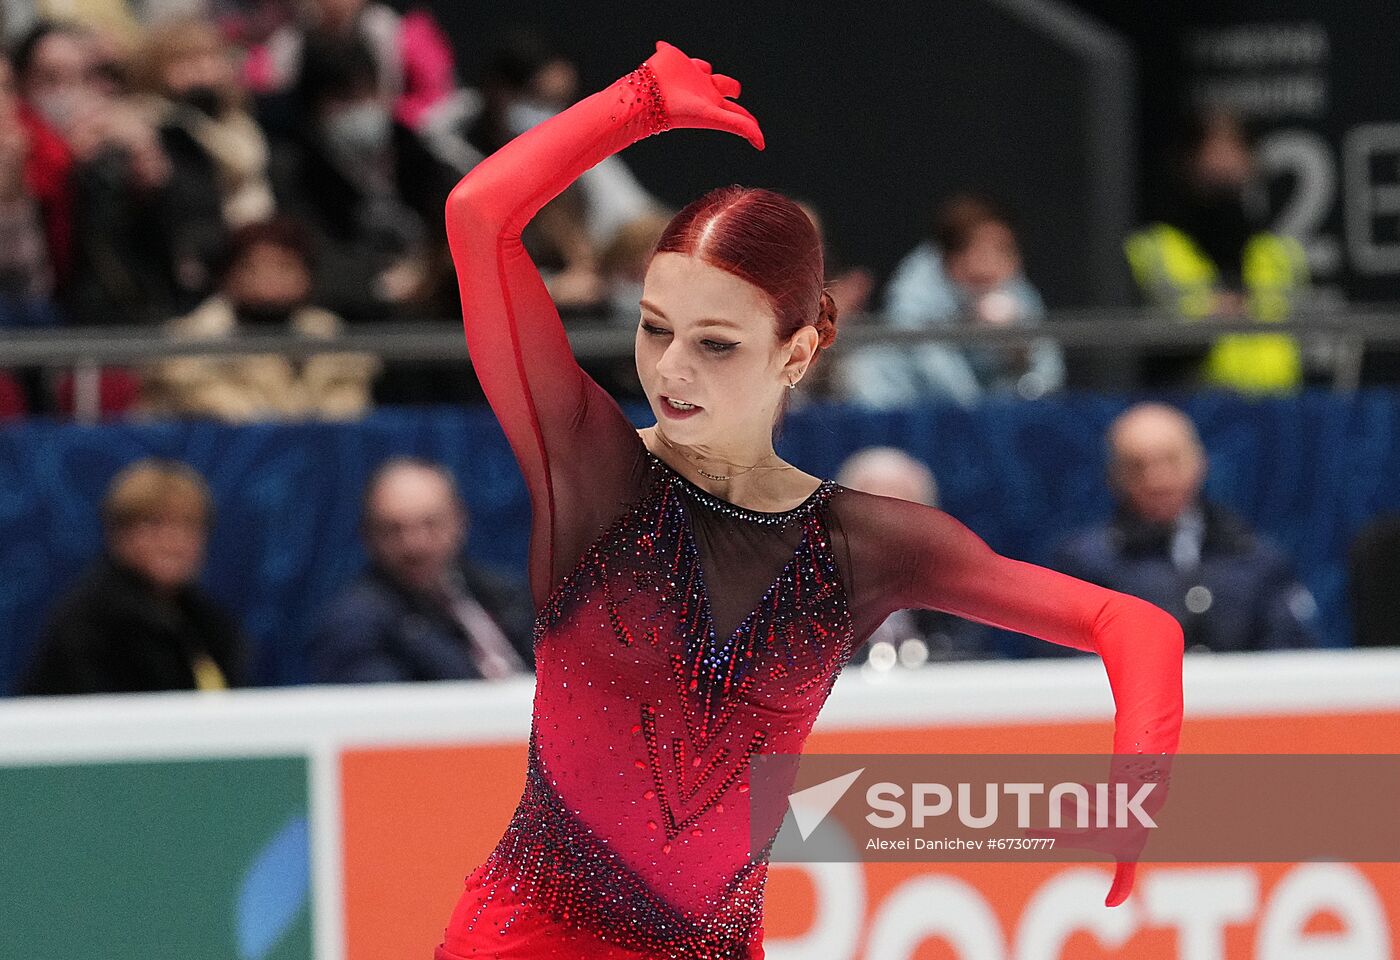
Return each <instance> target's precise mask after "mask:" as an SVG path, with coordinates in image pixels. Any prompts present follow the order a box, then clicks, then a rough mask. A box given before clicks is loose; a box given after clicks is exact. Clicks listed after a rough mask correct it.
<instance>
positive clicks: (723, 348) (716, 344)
mask: <svg viewBox="0 0 1400 960" xmlns="http://www.w3.org/2000/svg"><path fill="white" fill-rule="evenodd" d="M700 344H701V346H703V347H704V348H705V349H706V350H709V351H710V352H712V353H727V352H729V351H730V350H733V349H734V348H735V347H737V346H738V345H739V344H738V343H726V342H724V341H722V340H701V341H700Z"/></svg>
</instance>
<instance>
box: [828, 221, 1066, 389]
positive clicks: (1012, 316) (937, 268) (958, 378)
mask: <svg viewBox="0 0 1400 960" xmlns="http://www.w3.org/2000/svg"><path fill="white" fill-rule="evenodd" d="M885 310H886V313H887V315H888V317H889V323H890V325H891V326H892V327H893V328H894V329H897V330H911V329H927V328H929V327H943V326H954V325H957V324H972V325H976V326H987V327H1005V326H1037V325H1039V324H1040V323H1041V321H1042V319H1043V318H1044V315H1045V304H1044V303H1043V302H1042V301H1041V299H1040V294H1039V293H1038V292H1037V291H1036V289H1035V287H1033V286H1032V285H1031V284H1030V281H1028V280H1027V279H1026V277H1025V274H1024V273H1023V272H1022V267H1021V254H1020V248H1019V245H1018V244H1017V242H1016V234H1015V232H1014V230H1013V229H1012V227H1011V220H1010V218H1009V217H1008V216H1007V214H1005V213H1004V212H1002V210H1001V209H1000V208H999V207H998V206H997V205H996V204H995V203H993V202H992V201H990V200H987V199H985V198H982V197H977V196H972V195H966V194H965V195H959V196H955V197H952V198H950V199H949V200H947V201H945V202H944V203H943V204H942V205H940V207H939V209H938V212H937V215H936V217H935V219H934V230H933V237H932V239H930V240H926V241H924V242H922V243H920V244H919V245H918V246H916V247H915V248H914V249H913V250H911V251H910V252H909V253H908V254H907V255H906V256H905V257H904V259H903V260H901V261H900V263H899V266H898V267H896V268H895V272H894V274H893V276H891V278H890V282H889V285H888V287H887V289H886V294H885ZM1064 379H1065V364H1064V355H1063V352H1062V351H1061V350H1060V347H1059V345H1058V344H1056V343H1055V342H1054V341H1053V340H1050V339H1048V338H1047V339H1037V340H1034V341H1032V342H1031V343H1030V344H1029V345H1028V346H1019V345H1018V346H1006V347H1002V346H995V345H990V344H971V345H967V346H962V347H959V346H956V345H947V344H941V343H922V344H912V345H910V344H901V345H897V346H872V347H867V348H865V349H863V350H858V351H855V352H854V353H853V354H851V355H850V356H849V357H847V359H846V362H845V363H844V364H843V365H842V369H841V376H840V380H841V384H842V390H843V392H844V393H845V395H847V396H849V397H851V398H852V399H853V400H855V401H856V402H858V403H861V404H862V405H865V406H870V407H877V408H886V407H896V406H903V405H906V404H909V403H913V402H916V401H917V400H919V399H920V398H924V397H941V398H944V399H950V400H953V401H956V402H957V403H960V404H962V405H964V406H970V405H972V404H974V403H976V402H977V401H978V400H979V399H981V398H982V397H983V396H985V395H986V394H988V393H1006V394H1012V395H1015V396H1019V397H1022V398H1024V399H1027V400H1033V399H1035V398H1037V397H1040V396H1043V395H1045V394H1046V393H1049V392H1051V391H1054V390H1058V389H1059V388H1060V387H1062V386H1063V385H1064Z"/></svg>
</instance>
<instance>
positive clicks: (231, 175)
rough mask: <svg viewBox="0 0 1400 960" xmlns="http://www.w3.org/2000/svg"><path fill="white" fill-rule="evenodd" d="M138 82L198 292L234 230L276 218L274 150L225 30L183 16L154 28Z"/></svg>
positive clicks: (182, 253) (187, 283)
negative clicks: (240, 78)
mask: <svg viewBox="0 0 1400 960" xmlns="http://www.w3.org/2000/svg"><path fill="white" fill-rule="evenodd" d="M135 79H136V83H137V87H138V89H139V90H141V91H142V92H143V93H144V94H145V97H146V100H145V104H144V105H145V107H146V109H147V110H148V111H149V113H150V115H151V118H152V120H153V122H154V124H155V125H156V128H157V130H158V133H159V136H160V143H161V147H162V149H163V150H164V152H165V155H166V157H167V158H168V159H169V161H170V168H171V170H170V177H169V179H168V181H167V187H166V193H167V196H168V202H169V203H170V205H171V206H172V208H173V209H176V210H178V211H179V212H180V215H179V216H178V218H177V219H176V220H175V222H174V223H173V224H172V237H171V245H172V248H173V254H174V256H175V258H176V267H175V270H176V276H177V278H178V279H179V281H180V283H181V285H182V286H183V287H185V288H186V289H188V290H189V291H191V292H192V293H194V294H196V295H198V296H204V295H207V294H208V293H209V292H211V288H212V285H213V277H212V275H211V268H212V266H213V263H214V261H215V259H216V258H217V257H218V256H219V253H220V250H221V248H222V247H223V245H224V244H225V243H226V242H227V239H228V234H229V231H231V230H233V229H236V228H237V227H240V226H243V225H244V224H247V223H252V222H254V221H257V220H264V219H266V218H268V217H269V216H271V215H272V213H273V208H274V202H273V196H272V188H271V186H270V184H269V182H268V178H267V163H268V149H267V142H266V140H264V138H263V135H262V132H261V130H259V129H258V126H257V124H256V123H255V122H254V121H253V118H252V117H251V116H250V115H249V113H248V111H247V109H246V107H245V104H244V102H243V97H242V94H241V92H240V91H239V89H238V87H237V83H236V78H235V72H234V65H233V62H232V58H231V55H230V52H229V50H228V48H227V46H226V44H225V43H224V40H223V38H222V37H221V36H220V34H219V31H218V28H217V27H216V26H215V25H214V24H213V23H210V22H208V21H205V20H200V19H197V18H181V19H175V20H168V21H163V22H161V23H159V24H158V25H156V26H154V27H153V28H152V29H151V31H150V32H149V33H148V34H147V36H146V40H145V44H144V47H143V48H142V50H141V53H140V55H139V56H138V58H137V60H136V66H135Z"/></svg>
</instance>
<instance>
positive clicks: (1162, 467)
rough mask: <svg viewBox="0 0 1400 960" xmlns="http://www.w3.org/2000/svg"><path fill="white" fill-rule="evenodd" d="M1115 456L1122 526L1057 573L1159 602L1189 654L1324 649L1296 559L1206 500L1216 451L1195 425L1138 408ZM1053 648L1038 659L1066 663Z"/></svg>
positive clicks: (1112, 441) (1114, 431)
mask: <svg viewBox="0 0 1400 960" xmlns="http://www.w3.org/2000/svg"><path fill="white" fill-rule="evenodd" d="M1108 445H1109V482H1110V486H1111V487H1112V489H1113V493H1114V498H1115V500H1116V501H1117V506H1116V508H1115V510H1114V513H1113V517H1112V519H1111V520H1109V522H1108V523H1106V524H1104V525H1102V526H1098V527H1094V528H1092V529H1090V530H1087V531H1085V532H1083V533H1080V534H1079V535H1077V536H1075V537H1073V538H1071V539H1070V540H1069V541H1068V542H1067V543H1065V544H1064V545H1063V546H1062V547H1061V549H1060V550H1059V552H1058V554H1057V555H1056V557H1055V559H1054V560H1053V561H1052V562H1051V566H1052V567H1054V568H1055V569H1058V570H1061V571H1063V572H1064V573H1067V574H1069V575H1071V576H1075V577H1079V578H1081V579H1084V580H1089V581H1091V582H1093V583H1097V584H1099V585H1101V586H1104V587H1108V588H1110V589H1113V590H1118V591H1121V592H1123V593H1128V594H1132V595H1133V596H1136V597H1141V598H1142V599H1144V600H1147V601H1149V602H1150V603H1155V604H1156V605H1158V606H1159V607H1161V608H1162V609H1164V610H1166V611H1168V612H1169V613H1171V614H1172V615H1173V616H1175V617H1176V618H1177V619H1178V620H1179V621H1181V626H1182V629H1183V631H1184V632H1185V634H1186V647H1187V649H1188V650H1212V651H1217V652H1225V651H1239V650H1270V649H1279V648H1287V647H1311V646H1316V645H1317V642H1318V637H1317V604H1316V602H1315V601H1314V599H1313V596H1312V594H1311V593H1310V592H1309V591H1308V588H1307V587H1305V586H1303V584H1301V583H1300V582H1299V581H1298V579H1297V577H1296V576H1295V574H1294V572H1293V564H1292V561H1291V559H1290V558H1289V557H1288V555H1287V554H1286V553H1285V552H1284V551H1283V549H1282V548H1281V547H1279V546H1278V545H1277V544H1275V543H1273V542H1272V541H1271V540H1269V539H1268V538H1267V537H1264V536H1261V535H1259V534H1256V533H1254V532H1253V531H1251V530H1250V529H1249V527H1248V526H1247V525H1246V524H1245V523H1244V521H1243V520H1241V519H1240V518H1239V517H1236V516H1234V515H1233V514H1232V513H1230V512H1229V511H1227V510H1226V509H1225V508H1223V507H1221V506H1220V505H1219V504H1216V503H1213V502H1211V501H1210V500H1209V499H1207V498H1205V497H1204V496H1203V495H1202V486H1203V485H1204V482H1205V476H1206V468H1207V461H1206V455H1205V450H1204V448H1203V447H1202V445H1201V441H1200V438H1199V436H1198V435H1197V433H1196V429H1195V426H1194V425H1193V424H1192V423H1191V421H1190V419H1188V418H1187V417H1186V415H1185V414H1183V413H1181V412H1180V411H1179V410H1177V409H1175V408H1173V407H1170V406H1167V405H1165V404H1159V403H1142V404H1138V405H1136V406H1133V407H1132V408H1130V409H1128V410H1127V411H1125V412H1124V413H1123V414H1121V415H1120V416H1119V417H1118V418H1117V419H1116V420H1115V421H1114V422H1113V424H1112V425H1111V426H1110V427H1109V432H1108ZM1050 646H1051V645H1050V644H1038V645H1037V646H1036V652H1037V653H1041V654H1047V655H1052V654H1056V653H1059V652H1060V651H1059V650H1051V649H1049V648H1050Z"/></svg>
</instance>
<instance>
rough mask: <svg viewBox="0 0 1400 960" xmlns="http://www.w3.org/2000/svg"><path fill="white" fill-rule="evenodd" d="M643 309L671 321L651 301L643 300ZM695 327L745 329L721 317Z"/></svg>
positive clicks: (705, 320) (701, 321)
mask: <svg viewBox="0 0 1400 960" xmlns="http://www.w3.org/2000/svg"><path fill="white" fill-rule="evenodd" d="M642 308H643V309H645V310H647V311H648V312H650V313H654V314H656V315H657V316H658V317H660V318H661V319H662V320H668V321H669V320H670V319H671V318H670V317H668V316H666V314H665V312H664V311H662V310H661V309H660V308H659V307H657V305H656V304H654V303H652V302H651V301H650V300H643V301H642ZM695 325H696V326H697V327H732V328H734V329H735V330H742V329H743V324H740V323H737V322H735V321H733V320H725V319H723V318H721V317H706V318H704V319H703V320H698V321H696V324H695Z"/></svg>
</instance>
